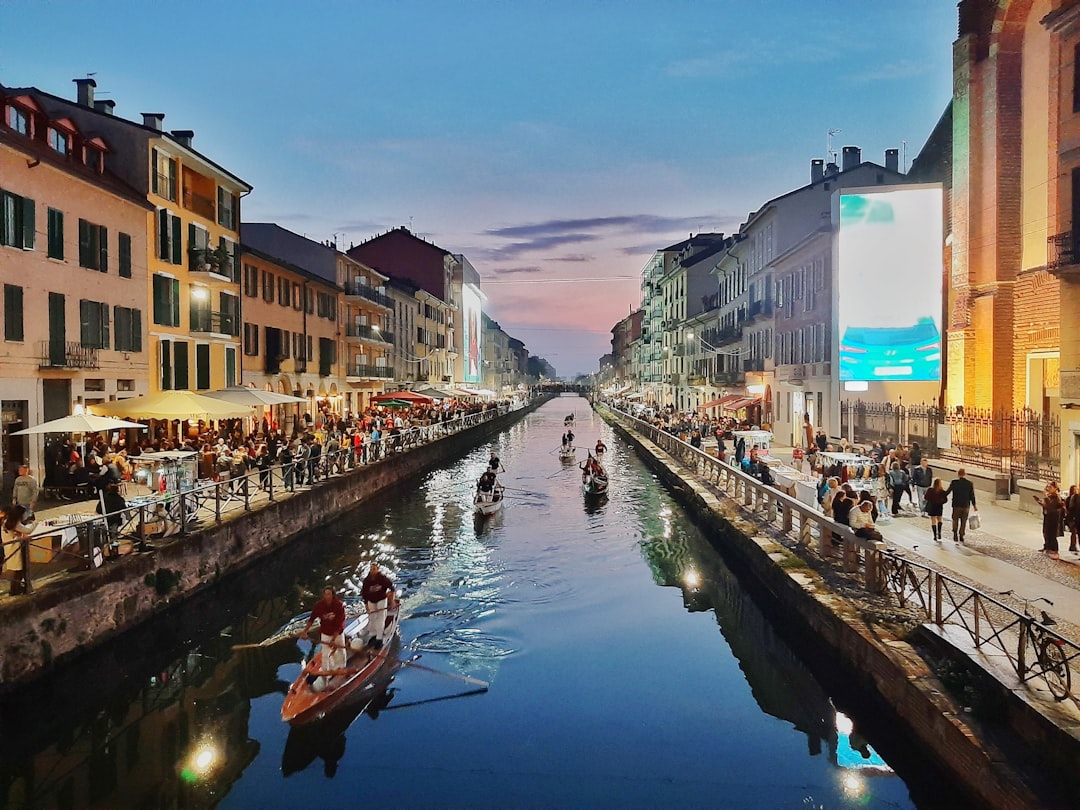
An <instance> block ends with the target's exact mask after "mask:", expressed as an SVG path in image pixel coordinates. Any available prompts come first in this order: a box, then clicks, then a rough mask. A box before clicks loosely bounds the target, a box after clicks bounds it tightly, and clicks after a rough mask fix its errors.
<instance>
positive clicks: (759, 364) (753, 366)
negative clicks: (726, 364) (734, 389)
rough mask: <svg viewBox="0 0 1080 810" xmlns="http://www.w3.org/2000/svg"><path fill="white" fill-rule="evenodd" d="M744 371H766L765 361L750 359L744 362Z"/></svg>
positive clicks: (758, 358)
mask: <svg viewBox="0 0 1080 810" xmlns="http://www.w3.org/2000/svg"><path fill="white" fill-rule="evenodd" d="M742 368H743V371H764V370H765V360H764V359H762V358H760V357H748V358H746V359H745V360H743V361H742Z"/></svg>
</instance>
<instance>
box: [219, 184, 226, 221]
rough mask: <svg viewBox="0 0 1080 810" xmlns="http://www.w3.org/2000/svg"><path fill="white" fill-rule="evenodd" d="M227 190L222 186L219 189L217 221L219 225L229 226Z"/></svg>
mask: <svg viewBox="0 0 1080 810" xmlns="http://www.w3.org/2000/svg"><path fill="white" fill-rule="evenodd" d="M224 201H225V189H223V188H222V187H221V186H218V187H217V221H218V225H228V224H229V223H228V222H226V221H225V205H224Z"/></svg>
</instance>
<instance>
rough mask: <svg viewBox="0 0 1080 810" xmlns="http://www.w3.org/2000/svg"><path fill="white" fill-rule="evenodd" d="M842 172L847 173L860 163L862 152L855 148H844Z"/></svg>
mask: <svg viewBox="0 0 1080 810" xmlns="http://www.w3.org/2000/svg"><path fill="white" fill-rule="evenodd" d="M843 161H844V162H843V170H844V171H845V172H846V171H849V170H851V169H854V168H855V167H856V166H858V165H859V164H860V163H862V150H861V149H860V148H859V147H857V146H845V147H844V157H843Z"/></svg>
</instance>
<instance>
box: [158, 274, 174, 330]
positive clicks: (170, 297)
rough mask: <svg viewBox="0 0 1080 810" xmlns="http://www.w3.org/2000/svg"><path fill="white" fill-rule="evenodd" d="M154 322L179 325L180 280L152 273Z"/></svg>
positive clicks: (163, 324) (164, 324) (162, 324)
mask: <svg viewBox="0 0 1080 810" xmlns="http://www.w3.org/2000/svg"><path fill="white" fill-rule="evenodd" d="M154 323H156V324H160V325H161V326H179V325H180V280H179V279H175V278H173V277H172V276H163V275H161V274H160V273H155V274H154Z"/></svg>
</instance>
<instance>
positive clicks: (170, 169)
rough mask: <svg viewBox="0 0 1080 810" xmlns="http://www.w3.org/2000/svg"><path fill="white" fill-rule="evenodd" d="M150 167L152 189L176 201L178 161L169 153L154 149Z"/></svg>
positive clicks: (167, 198)
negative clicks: (165, 153)
mask: <svg viewBox="0 0 1080 810" xmlns="http://www.w3.org/2000/svg"><path fill="white" fill-rule="evenodd" d="M151 163H152V166H151V169H150V190H151V191H153V192H154V193H155V194H157V195H158V196H159V197H164V198H165V199H166V200H170V201H172V202H175V201H176V161H175V160H174V159H173V158H171V157H170V156H169V155H163V154H162V153H160V152H159V151H158V150H157V149H154V150H153V157H152V159H151Z"/></svg>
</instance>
